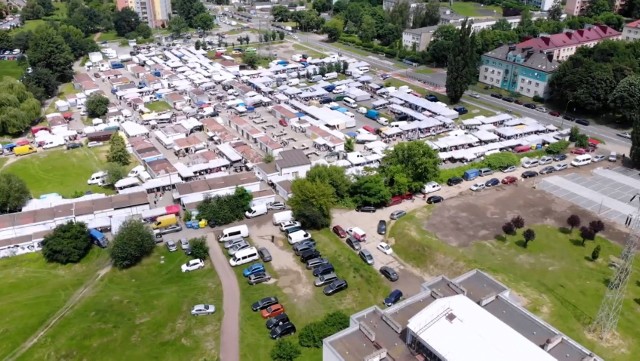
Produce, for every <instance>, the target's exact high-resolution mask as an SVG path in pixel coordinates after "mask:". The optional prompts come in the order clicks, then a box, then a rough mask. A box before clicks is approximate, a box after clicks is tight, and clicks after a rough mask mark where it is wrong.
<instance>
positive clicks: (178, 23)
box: [169, 16, 189, 38]
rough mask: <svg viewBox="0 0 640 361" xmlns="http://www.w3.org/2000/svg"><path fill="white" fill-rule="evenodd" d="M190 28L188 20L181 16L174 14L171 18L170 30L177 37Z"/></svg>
mask: <svg viewBox="0 0 640 361" xmlns="http://www.w3.org/2000/svg"><path fill="white" fill-rule="evenodd" d="M187 29H189V24H187V21H186V20H185V19H184V18H183V17H181V16H174V17H173V18H172V19H171V20H169V30H170V31H171V33H172V34H173V35H175V36H176V37H178V38H179V37H180V35H181V34H182V33H184V32H185V31H187Z"/></svg>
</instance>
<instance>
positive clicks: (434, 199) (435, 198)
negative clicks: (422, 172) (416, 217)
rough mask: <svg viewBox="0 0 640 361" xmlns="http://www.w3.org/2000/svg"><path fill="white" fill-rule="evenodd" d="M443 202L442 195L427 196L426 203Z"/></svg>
mask: <svg viewBox="0 0 640 361" xmlns="http://www.w3.org/2000/svg"><path fill="white" fill-rule="evenodd" d="M442 202H444V197H442V196H431V197H429V198H427V204H435V203H442Z"/></svg>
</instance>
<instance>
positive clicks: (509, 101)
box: [502, 97, 516, 103]
mask: <svg viewBox="0 0 640 361" xmlns="http://www.w3.org/2000/svg"><path fill="white" fill-rule="evenodd" d="M502 100H504V101H505V102H507V103H513V102H515V101H516V100H515V99H514V98H512V97H506V98H502Z"/></svg>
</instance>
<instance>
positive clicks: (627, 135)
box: [616, 132, 631, 139]
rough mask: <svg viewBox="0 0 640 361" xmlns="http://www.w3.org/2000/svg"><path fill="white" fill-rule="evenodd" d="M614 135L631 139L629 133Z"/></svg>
mask: <svg viewBox="0 0 640 361" xmlns="http://www.w3.org/2000/svg"><path fill="white" fill-rule="evenodd" d="M616 135H617V136H619V137H622V138H625V139H631V133H629V132H622V133H616Z"/></svg>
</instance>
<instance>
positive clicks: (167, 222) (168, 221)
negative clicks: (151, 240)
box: [151, 214, 178, 229]
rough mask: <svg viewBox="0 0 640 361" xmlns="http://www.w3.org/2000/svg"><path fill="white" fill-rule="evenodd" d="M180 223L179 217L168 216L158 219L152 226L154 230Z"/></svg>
mask: <svg viewBox="0 0 640 361" xmlns="http://www.w3.org/2000/svg"><path fill="white" fill-rule="evenodd" d="M177 223H178V217H176V215H175V214H167V215H164V216H160V217H158V218H156V221H155V223H154V224H153V225H152V226H151V228H153V229H160V228H167V227H169V226H173V225H174V224H177Z"/></svg>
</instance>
